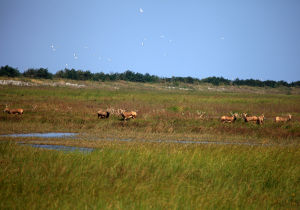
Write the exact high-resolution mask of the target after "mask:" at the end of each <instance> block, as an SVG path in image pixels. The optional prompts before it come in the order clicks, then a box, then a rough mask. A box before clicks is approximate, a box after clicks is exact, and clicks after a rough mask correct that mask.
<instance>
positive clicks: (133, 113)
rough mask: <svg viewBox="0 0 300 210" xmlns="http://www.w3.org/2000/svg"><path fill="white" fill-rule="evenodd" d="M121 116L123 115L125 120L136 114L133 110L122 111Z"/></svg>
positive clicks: (134, 116)
mask: <svg viewBox="0 0 300 210" xmlns="http://www.w3.org/2000/svg"><path fill="white" fill-rule="evenodd" d="M121 116H122V117H123V120H124V121H125V120H128V119H130V118H132V119H134V118H136V116H137V114H136V112H134V111H131V112H125V111H122V113H121Z"/></svg>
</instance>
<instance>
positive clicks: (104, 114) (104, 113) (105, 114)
mask: <svg viewBox="0 0 300 210" xmlns="http://www.w3.org/2000/svg"><path fill="white" fill-rule="evenodd" d="M97 114H98V118H109V114H110V113H109V112H107V111H102V110H99V111H98V112H97Z"/></svg>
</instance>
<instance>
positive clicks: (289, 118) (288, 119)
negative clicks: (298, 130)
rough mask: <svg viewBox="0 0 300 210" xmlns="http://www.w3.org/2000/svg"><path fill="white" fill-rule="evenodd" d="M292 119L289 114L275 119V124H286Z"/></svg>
mask: <svg viewBox="0 0 300 210" xmlns="http://www.w3.org/2000/svg"><path fill="white" fill-rule="evenodd" d="M291 119H292V115H291V114H289V116H288V117H275V122H287V121H290V120H291Z"/></svg>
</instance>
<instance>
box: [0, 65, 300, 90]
mask: <svg viewBox="0 0 300 210" xmlns="http://www.w3.org/2000/svg"><path fill="white" fill-rule="evenodd" d="M0 76H7V77H20V76H23V77H30V78H41V79H53V78H64V79H72V80H93V81H102V82H104V81H117V80H124V81H131V82H143V83H145V82H150V83H164V82H167V83H173V84H174V85H179V84H180V83H188V84H200V83H210V84H213V85H216V86H218V85H239V86H241V85H247V86H256V87H273V88H275V87H280V86H286V87H300V81H297V82H291V83H288V82H286V81H283V80H281V81H273V80H266V81H261V80H255V79H245V80H243V79H238V78H237V79H235V80H229V79H225V78H223V77H207V78H204V79H198V78H193V77H169V78H168V77H158V76H155V75H150V74H148V73H146V74H141V73H135V72H132V71H130V70H127V71H125V72H123V73H109V74H106V73H103V72H100V73H92V72H90V71H83V70H75V69H68V68H65V69H63V70H59V71H57V72H56V73H55V74H52V73H51V72H49V71H48V69H47V68H37V69H34V68H29V69H27V70H26V71H24V72H23V73H21V72H20V71H19V70H18V69H16V68H13V67H11V66H8V65H6V66H2V67H1V68H0Z"/></svg>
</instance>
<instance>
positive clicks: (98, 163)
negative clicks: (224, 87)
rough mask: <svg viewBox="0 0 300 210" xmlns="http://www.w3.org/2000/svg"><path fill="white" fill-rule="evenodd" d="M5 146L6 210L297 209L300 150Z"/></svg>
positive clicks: (2, 198)
mask: <svg viewBox="0 0 300 210" xmlns="http://www.w3.org/2000/svg"><path fill="white" fill-rule="evenodd" d="M94 147H97V148H98V150H96V151H95V152H93V153H91V154H81V153H63V152H58V151H47V150H40V149H34V148H31V147H29V146H20V145H16V144H14V143H1V144H0V166H1V167H0V192H1V193H0V208H1V209H8V208H9V209H57V208H60V209H84V208H91V209H99V208H107V209H116V208H125V209H132V208H134V209H141V208H142V209H151V208H155V209H166V208H173V209H200V208H201V209H203V208H204V209H207V208H208V209H210V208H215V209H222V208H225V209H228V208H239V209H271V208H275V209H297V208H299V205H300V195H299V190H300V185H299V180H300V162H299V160H300V150H299V147H255V146H254V147H249V146H229V145H226V146H220V145H198V146H195V145H178V144H153V143H139V144H135V143H116V142H114V143H111V142H98V143H95V145H94Z"/></svg>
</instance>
